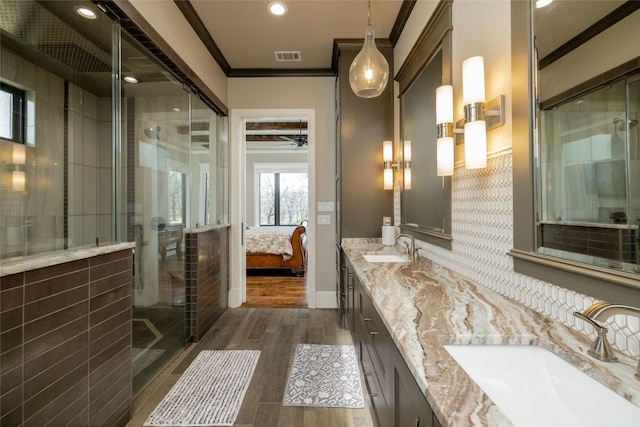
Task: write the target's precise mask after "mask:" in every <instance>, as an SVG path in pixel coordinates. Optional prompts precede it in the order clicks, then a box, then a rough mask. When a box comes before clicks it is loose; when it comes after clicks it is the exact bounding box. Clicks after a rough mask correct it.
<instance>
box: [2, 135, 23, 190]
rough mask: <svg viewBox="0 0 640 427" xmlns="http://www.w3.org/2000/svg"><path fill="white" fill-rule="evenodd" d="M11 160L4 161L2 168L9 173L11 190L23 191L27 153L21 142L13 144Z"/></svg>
mask: <svg viewBox="0 0 640 427" xmlns="http://www.w3.org/2000/svg"><path fill="white" fill-rule="evenodd" d="M11 157H12V162H13V163H4V165H3V168H2V169H3V170H4V171H5V172H9V173H11V186H12V188H13V191H25V189H26V183H27V179H26V175H25V166H24V165H25V164H26V163H27V153H26V150H25V146H24V145H22V144H13V152H12V155H11Z"/></svg>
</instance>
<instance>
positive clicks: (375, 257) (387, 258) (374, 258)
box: [362, 254, 409, 262]
mask: <svg viewBox="0 0 640 427" xmlns="http://www.w3.org/2000/svg"><path fill="white" fill-rule="evenodd" d="M362 256H363V257H364V259H366V260H367V261H368V262H409V260H408V259H407V258H405V257H402V256H400V255H396V254H364V255H362Z"/></svg>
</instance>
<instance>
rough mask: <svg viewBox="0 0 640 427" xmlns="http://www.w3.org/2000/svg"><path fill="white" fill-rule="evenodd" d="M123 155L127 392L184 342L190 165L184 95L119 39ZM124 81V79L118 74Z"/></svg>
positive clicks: (151, 374) (159, 69) (144, 56)
mask: <svg viewBox="0 0 640 427" xmlns="http://www.w3.org/2000/svg"><path fill="white" fill-rule="evenodd" d="M123 70H128V73H129V75H130V76H132V77H136V78H137V79H138V82H137V83H123V86H122V91H123V99H124V107H123V122H124V123H125V125H124V126H123V131H124V136H123V147H125V148H123V151H126V156H127V161H126V181H127V182H126V200H127V203H126V205H127V206H128V209H127V221H126V222H127V234H128V240H129V241H135V243H136V246H135V266H134V288H133V350H132V359H133V391H134V394H135V393H137V392H138V391H139V390H140V389H141V388H142V387H144V385H146V384H147V383H148V381H150V380H151V379H152V378H153V377H154V376H155V375H156V374H157V373H158V372H159V371H160V370H161V369H162V368H163V367H164V366H165V365H166V364H167V363H168V362H169V361H170V360H172V359H173V357H175V356H176V355H177V354H178V353H179V352H180V351H181V350H182V349H183V348H184V345H185V340H187V338H188V337H187V328H186V324H187V319H186V313H187V311H186V309H185V301H186V287H185V260H184V251H185V238H184V230H185V227H186V226H187V225H188V224H187V218H188V216H187V215H188V212H187V209H188V203H187V191H188V186H189V179H188V177H189V163H190V149H189V148H190V147H189V144H190V125H189V102H190V95H189V93H188V92H186V91H185V90H183V88H182V84H177V82H176V81H175V80H173V79H172V77H171V75H170V74H169V73H167V72H166V71H164V69H163V68H162V67H161V66H159V65H157V64H156V63H155V62H154V60H153V59H152V58H151V57H150V56H148V55H147V54H146V52H144V51H142V50H141V49H138V48H137V46H136V45H135V43H134V42H131V41H129V39H128V37H127V36H126V35H123ZM125 74H126V73H125Z"/></svg>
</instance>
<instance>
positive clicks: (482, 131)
mask: <svg viewBox="0 0 640 427" xmlns="http://www.w3.org/2000/svg"><path fill="white" fill-rule="evenodd" d="M464 166H465V168H467V169H480V168H486V167H487V123H486V122H485V121H484V120H477V121H475V122H469V123H465V124H464Z"/></svg>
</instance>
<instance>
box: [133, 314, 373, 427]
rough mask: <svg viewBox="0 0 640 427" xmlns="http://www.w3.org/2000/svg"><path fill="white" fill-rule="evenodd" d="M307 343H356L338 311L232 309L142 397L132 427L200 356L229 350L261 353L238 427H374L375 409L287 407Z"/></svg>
mask: <svg viewBox="0 0 640 427" xmlns="http://www.w3.org/2000/svg"><path fill="white" fill-rule="evenodd" d="M305 343H310V344H340V345H342V344H352V340H351V335H350V333H349V332H348V331H346V330H343V329H340V328H339V325H338V315H337V311H336V310H312V309H306V308H283V309H268V308H235V309H228V310H227V311H226V312H225V313H224V314H223V315H222V317H221V318H220V319H219V320H218V322H216V324H215V325H214V326H213V328H212V329H211V330H210V331H209V332H208V333H207V334H206V335H205V337H204V338H203V339H202V340H201V341H200V342H199V343H197V344H195V345H192V346H191V347H190V349H189V350H187V351H186V352H185V355H184V356H183V357H182V360H180V361H176V362H174V363H173V364H172V365H171V366H170V367H169V368H168V370H167V371H166V372H165V373H164V374H163V375H162V376H161V377H160V378H159V379H158V380H157V381H156V382H154V383H153V384H152V385H151V386H150V387H149V388H148V389H147V390H145V391H143V392H142V393H141V394H140V395H139V396H138V397H137V398H136V400H135V401H134V408H133V411H134V413H133V419H132V420H131V422H130V423H129V424H128V426H131V427H134V426H135V427H138V426H142V424H143V423H144V421H145V420H146V418H147V417H148V415H149V414H150V413H151V411H152V410H153V409H154V408H155V407H156V405H157V404H158V403H160V401H161V400H162V398H163V397H164V396H165V395H166V393H167V392H168V391H169V390H170V388H171V386H172V385H173V384H174V383H175V382H176V381H177V380H178V378H179V377H180V375H181V374H182V373H183V372H184V371H185V369H186V368H187V367H188V366H189V364H190V363H191V362H192V361H193V359H195V357H196V356H197V355H198V353H199V352H200V351H202V350H224V349H247V350H254V349H255V350H260V351H261V354H260V359H259V361H258V365H257V367H256V370H255V372H254V374H253V377H252V379H251V384H250V386H249V389H248V390H247V394H246V395H245V398H244V401H243V404H242V407H241V408H240V412H239V414H238V417H237V419H236V422H235V424H234V426H235V427H272V426H279V427H370V426H373V422H372V420H371V414H370V412H369V408H363V409H348V408H313V407H293V406H282V399H283V397H284V391H285V386H286V381H287V377H288V373H289V367H290V365H291V362H292V360H293V355H294V352H295V348H296V346H297V345H298V344H305ZM361 381H362V380H361ZM363 385H364V382H363ZM365 400H366V399H365Z"/></svg>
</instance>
